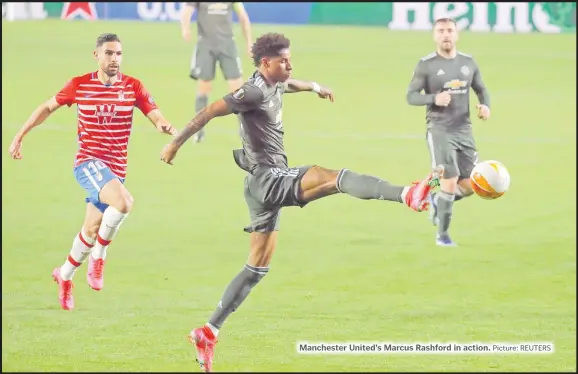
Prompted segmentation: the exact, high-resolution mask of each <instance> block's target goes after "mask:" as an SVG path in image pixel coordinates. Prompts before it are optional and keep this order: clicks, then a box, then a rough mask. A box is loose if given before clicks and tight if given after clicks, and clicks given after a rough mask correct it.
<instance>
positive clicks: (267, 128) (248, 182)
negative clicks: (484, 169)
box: [161, 34, 443, 371]
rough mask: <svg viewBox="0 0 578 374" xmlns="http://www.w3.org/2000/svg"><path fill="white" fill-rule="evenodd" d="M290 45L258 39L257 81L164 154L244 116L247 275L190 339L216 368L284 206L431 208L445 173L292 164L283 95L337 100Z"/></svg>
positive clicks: (201, 117)
mask: <svg viewBox="0 0 578 374" xmlns="http://www.w3.org/2000/svg"><path fill="white" fill-rule="evenodd" d="M289 47H290V42H289V40H288V39H287V38H285V37H284V36H283V35H280V34H265V35H263V36H261V37H260V38H259V39H257V41H256V42H255V44H253V50H252V52H253V61H254V64H255V66H256V67H257V71H255V72H254V74H253V75H252V77H251V78H249V80H248V81H247V82H246V83H245V84H243V86H242V87H241V88H240V89H238V90H237V91H235V92H232V93H229V94H227V95H225V96H224V97H223V98H222V99H220V100H217V101H215V102H213V103H212V104H210V105H209V106H208V107H206V108H205V109H203V110H202V111H200V112H199V113H198V114H197V115H196V116H195V117H194V118H193V119H192V120H191V121H190V122H189V124H188V125H187V126H186V127H185V128H184V129H183V130H182V132H181V133H180V135H178V136H177V137H175V139H174V140H173V142H172V143H170V144H167V145H166V146H165V148H164V149H163V151H162V154H161V160H162V161H164V162H166V163H169V164H171V163H172V160H173V159H174V157H175V156H176V154H177V151H178V149H179V148H180V147H181V146H182V145H183V144H184V143H185V142H186V141H187V139H188V138H190V137H191V136H193V135H194V134H195V133H197V132H198V131H200V130H201V129H202V128H203V127H204V126H205V125H206V124H207V123H208V122H209V121H211V120H212V119H213V118H215V117H221V116H226V115H229V114H231V113H235V114H237V115H238V117H239V119H240V121H241V123H242V126H241V132H242V143H243V149H238V150H235V151H234V152H233V154H234V159H235V162H236V163H237V165H238V166H239V167H240V168H241V169H243V170H245V171H246V172H247V173H248V174H247V176H246V179H245V192H244V194H245V200H246V203H247V206H248V208H249V213H250V217H251V224H250V225H249V227H246V228H245V231H246V232H248V233H250V234H251V236H250V239H249V245H250V251H249V257H248V259H247V263H246V264H245V265H244V267H243V269H242V270H241V272H240V273H239V274H238V275H237V276H236V277H235V278H234V279H233V280H232V281H231V282H230V283H229V285H228V287H227V288H226V289H225V293H224V295H223V297H222V298H221V300H220V301H219V303H218V305H217V308H216V310H215V312H214V313H213V315H212V316H211V317H210V319H209V321H208V323H207V324H206V325H205V326H204V327H201V328H197V329H195V330H193V331H192V332H191V333H190V335H189V339H190V340H191V341H192V342H194V344H195V345H196V348H197V354H198V361H199V363H200V365H201V368H202V369H203V370H205V371H210V370H211V367H212V359H213V349H214V345H215V342H216V337H217V333H218V331H219V329H220V328H221V326H222V325H223V323H224V322H225V320H226V319H227V317H229V315H230V314H231V313H232V312H233V311H235V310H236V309H237V308H238V307H239V305H241V303H242V302H243V300H245V298H246V297H247V296H248V295H249V292H250V291H251V289H252V288H253V287H254V286H255V285H256V284H257V283H258V282H259V281H260V280H261V279H262V278H263V277H264V276H265V275H266V274H267V272H268V271H269V263H270V261H271V257H272V255H273V252H274V250H275V247H276V245H277V231H278V230H279V217H280V212H281V209H282V208H283V207H289V206H299V207H304V206H305V205H307V204H308V203H309V202H312V201H315V200H317V199H321V198H323V197H326V196H330V195H334V194H337V193H345V194H348V195H351V196H353V197H356V198H358V199H364V200H372V199H375V200H387V201H393V202H397V203H402V204H405V205H407V206H408V207H410V208H411V209H413V210H416V211H422V210H425V209H427V206H428V204H429V203H428V194H429V192H430V190H431V189H432V188H433V187H435V186H437V184H438V183H439V178H440V176H441V174H442V173H443V170H442V169H440V168H435V170H434V171H433V172H432V173H431V174H430V175H428V176H427V178H426V179H424V180H423V181H421V182H415V184H413V185H412V186H396V185H392V184H391V183H389V182H387V181H385V180H382V179H379V178H376V177H373V176H370V175H362V174H358V173H356V172H354V171H351V170H348V169H341V170H329V169H326V168H323V167H321V166H302V167H297V168H290V167H289V166H288V162H287V156H286V154H285V149H284V145H283V136H284V128H283V126H284V125H283V118H282V113H283V108H282V106H283V96H282V95H283V94H284V93H292V92H304V91H306V92H311V91H313V92H315V93H316V94H317V95H318V96H319V97H320V98H322V99H329V100H330V101H331V102H333V93H332V92H331V90H329V89H328V88H325V87H322V86H320V85H319V84H317V83H315V82H305V81H299V80H295V79H291V71H292V63H291V53H290V51H289Z"/></svg>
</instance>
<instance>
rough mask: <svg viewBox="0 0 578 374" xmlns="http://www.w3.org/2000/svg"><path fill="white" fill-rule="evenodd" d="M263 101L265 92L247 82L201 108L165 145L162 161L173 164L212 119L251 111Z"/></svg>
mask: <svg viewBox="0 0 578 374" xmlns="http://www.w3.org/2000/svg"><path fill="white" fill-rule="evenodd" d="M262 103H263V92H262V91H261V90H260V89H259V88H258V87H257V86H255V85H253V84H252V83H249V82H246V83H245V84H244V85H243V86H241V88H239V89H238V90H236V91H235V92H231V93H228V94H227V95H225V96H224V97H223V98H222V99H219V100H217V101H215V102H213V103H211V104H209V105H208V106H206V107H204V108H203V109H201V110H200V111H199V112H198V113H197V114H196V115H195V117H194V118H193V119H192V120H190V121H189V123H188V124H187V126H185V128H184V129H182V130H181V132H180V133H179V134H178V135H177V136H175V138H174V139H173V141H172V142H171V143H169V144H167V145H165V147H164V148H163V150H162V152H161V161H163V162H166V163H167V164H169V165H172V161H173V159H174V158H175V157H176V155H177V152H178V150H179V148H181V146H182V145H183V144H185V142H186V141H187V140H188V139H189V138H190V137H191V136H193V135H195V134H196V133H197V132H198V131H199V130H201V129H202V128H203V127H205V126H206V125H207V123H209V122H210V121H211V120H212V119H214V118H216V117H223V116H228V115H229V114H233V113H234V114H238V113H244V112H249V111H251V110H254V109H256V108H258V107H259V106H260V105H261V104H262Z"/></svg>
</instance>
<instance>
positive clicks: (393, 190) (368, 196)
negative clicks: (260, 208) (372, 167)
mask: <svg viewBox="0 0 578 374" xmlns="http://www.w3.org/2000/svg"><path fill="white" fill-rule="evenodd" d="M443 172H444V168H443V166H437V167H436V168H434V170H433V171H432V172H431V173H429V174H428V175H427V176H426V178H425V179H423V180H421V181H419V182H414V184H413V185H411V186H396V185H392V184H391V183H389V182H387V181H385V180H382V179H379V178H377V177H374V176H371V175H364V174H358V173H356V172H354V171H351V170H348V169H341V170H340V171H336V170H329V169H325V168H322V167H320V166H313V167H311V169H309V170H308V171H307V172H306V173H305V175H304V176H303V178H302V179H301V195H300V197H299V198H300V199H301V200H302V201H304V202H310V201H314V200H317V199H319V198H322V197H325V196H329V195H333V194H336V193H340V192H341V193H346V194H348V195H351V196H353V197H356V198H358V199H363V200H387V201H396V202H399V203H404V204H405V205H407V206H408V207H410V208H411V209H413V210H415V211H418V212H421V211H424V210H427V208H428V205H429V202H428V195H429V193H430V191H431V190H432V189H433V188H435V187H436V186H438V185H439V181H440V178H441V177H442V175H443Z"/></svg>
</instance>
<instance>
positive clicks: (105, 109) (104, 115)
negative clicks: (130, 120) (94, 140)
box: [94, 104, 116, 125]
mask: <svg viewBox="0 0 578 374" xmlns="http://www.w3.org/2000/svg"><path fill="white" fill-rule="evenodd" d="M115 109H116V106H115V105H114V104H112V105H97V106H96V111H95V112H94V115H95V116H96V118H97V119H98V123H99V124H101V125H104V124H107V123H109V122H110V121H111V119H113V118H114V117H115V116H116V110H115Z"/></svg>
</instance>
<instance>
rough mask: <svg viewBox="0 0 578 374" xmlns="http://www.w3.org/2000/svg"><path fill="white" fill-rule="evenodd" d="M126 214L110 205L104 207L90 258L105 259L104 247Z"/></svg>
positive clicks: (107, 244) (106, 246)
mask: <svg viewBox="0 0 578 374" xmlns="http://www.w3.org/2000/svg"><path fill="white" fill-rule="evenodd" d="M127 216H128V213H121V212H119V211H118V210H116V209H115V208H113V207H111V206H109V207H108V208H106V210H105V211H104V215H103V216H102V222H101V224H100V228H99V229H98V235H97V236H96V244H95V245H94V249H93V250H92V258H94V259H95V260H98V259H100V258H102V259H103V260H104V259H106V249H107V248H108V246H109V245H110V242H111V241H112V239H113V238H114V236H115V234H116V232H117V231H118V229H119V227H120V225H122V223H123V222H124V220H125V218H126V217H127Z"/></svg>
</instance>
